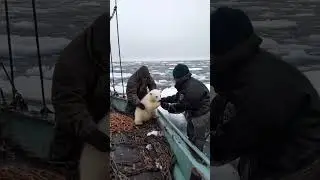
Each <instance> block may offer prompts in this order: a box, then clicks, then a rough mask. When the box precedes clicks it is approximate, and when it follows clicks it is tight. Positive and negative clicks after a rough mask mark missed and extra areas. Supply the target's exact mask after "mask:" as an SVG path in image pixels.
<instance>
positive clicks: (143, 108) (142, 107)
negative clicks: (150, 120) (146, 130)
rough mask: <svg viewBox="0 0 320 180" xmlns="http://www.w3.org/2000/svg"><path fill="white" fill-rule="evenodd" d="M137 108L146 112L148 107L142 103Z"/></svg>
mask: <svg viewBox="0 0 320 180" xmlns="http://www.w3.org/2000/svg"><path fill="white" fill-rule="evenodd" d="M137 107H139V108H140V109H142V110H145V109H146V107H145V106H144V105H143V104H142V103H139V104H138V105H137Z"/></svg>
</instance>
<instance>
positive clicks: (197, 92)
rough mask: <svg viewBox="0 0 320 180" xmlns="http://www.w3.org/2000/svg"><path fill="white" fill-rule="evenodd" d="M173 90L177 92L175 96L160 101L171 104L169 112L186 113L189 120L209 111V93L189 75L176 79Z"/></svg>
mask: <svg viewBox="0 0 320 180" xmlns="http://www.w3.org/2000/svg"><path fill="white" fill-rule="evenodd" d="M175 88H176V89H177V91H178V92H177V93H176V94H175V95H173V96H168V97H166V98H163V99H162V100H161V101H163V102H167V103H173V104H171V105H170V112H172V113H182V112H186V115H187V118H188V119H189V118H192V117H199V116H201V115H204V114H206V113H207V112H209V111H210V92H209V90H208V88H207V87H206V86H205V85H204V84H203V83H202V82H201V81H199V80H197V79H195V78H193V77H191V73H188V74H187V75H185V76H184V77H182V78H180V79H178V80H177V81H176V84H175Z"/></svg>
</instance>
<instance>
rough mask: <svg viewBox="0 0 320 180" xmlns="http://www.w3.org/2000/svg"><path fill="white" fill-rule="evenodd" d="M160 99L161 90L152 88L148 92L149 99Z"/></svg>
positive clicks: (155, 100) (157, 100) (154, 100)
mask: <svg viewBox="0 0 320 180" xmlns="http://www.w3.org/2000/svg"><path fill="white" fill-rule="evenodd" d="M160 100H161V90H159V89H153V90H151V91H150V92H149V101H151V102H153V103H154V102H159V101H160Z"/></svg>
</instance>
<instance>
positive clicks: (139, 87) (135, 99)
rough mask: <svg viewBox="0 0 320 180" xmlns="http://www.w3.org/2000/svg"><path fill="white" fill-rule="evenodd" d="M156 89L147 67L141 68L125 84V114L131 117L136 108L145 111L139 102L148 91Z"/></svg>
mask: <svg viewBox="0 0 320 180" xmlns="http://www.w3.org/2000/svg"><path fill="white" fill-rule="evenodd" d="M156 88H157V85H156V83H155V82H154V80H153V78H152V77H151V75H150V72H149V69H148V68H147V66H141V67H140V68H139V69H138V70H137V71H136V72H135V73H134V74H133V75H132V76H131V77H130V78H129V80H128V82H127V90H126V93H127V99H128V104H127V107H126V111H127V113H129V114H130V115H132V116H133V115H134V111H135V109H136V107H140V108H141V109H145V107H144V105H143V104H142V103H140V100H141V99H142V98H143V97H144V96H145V95H147V94H148V89H149V91H151V90H152V89H156Z"/></svg>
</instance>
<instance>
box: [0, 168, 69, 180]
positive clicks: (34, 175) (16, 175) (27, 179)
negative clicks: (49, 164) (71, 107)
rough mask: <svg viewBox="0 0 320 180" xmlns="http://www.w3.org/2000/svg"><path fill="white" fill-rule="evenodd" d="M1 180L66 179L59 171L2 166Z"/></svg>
mask: <svg viewBox="0 0 320 180" xmlns="http://www.w3.org/2000/svg"><path fill="white" fill-rule="evenodd" d="M0 180H66V178H65V177H64V176H62V175H60V174H58V173H55V172H52V171H49V170H46V169H40V168H32V167H29V166H21V165H20V166H17V165H14V166H13V165H10V166H2V167H1V168H0Z"/></svg>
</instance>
